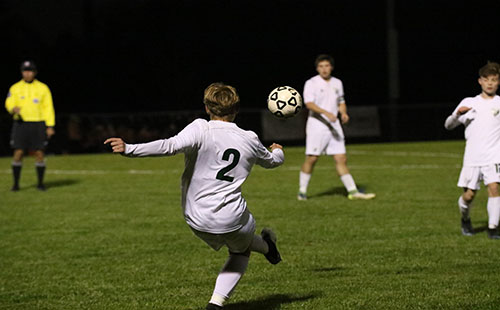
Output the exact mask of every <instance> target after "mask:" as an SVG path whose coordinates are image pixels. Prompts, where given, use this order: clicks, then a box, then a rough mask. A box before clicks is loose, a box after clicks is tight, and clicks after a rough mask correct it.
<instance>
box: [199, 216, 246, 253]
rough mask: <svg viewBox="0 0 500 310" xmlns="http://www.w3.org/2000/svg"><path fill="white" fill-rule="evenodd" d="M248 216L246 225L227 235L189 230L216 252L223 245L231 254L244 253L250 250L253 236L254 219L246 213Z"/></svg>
mask: <svg viewBox="0 0 500 310" xmlns="http://www.w3.org/2000/svg"><path fill="white" fill-rule="evenodd" d="M248 214H249V217H248V221H247V223H246V224H245V225H243V226H242V227H241V228H240V229H238V230H235V231H232V232H229V233H225V234H212V233H208V232H203V231H199V230H196V229H193V228H191V229H192V230H193V232H194V234H195V235H196V236H197V237H198V238H200V239H201V240H203V241H205V243H206V244H208V245H209V246H210V247H211V248H212V249H214V250H216V251H218V250H220V248H221V247H222V246H224V245H225V246H227V248H228V249H229V251H230V252H231V253H244V252H246V251H247V250H248V248H250V245H251V244H252V240H253V236H254V234H255V219H254V218H253V216H252V213H250V212H248Z"/></svg>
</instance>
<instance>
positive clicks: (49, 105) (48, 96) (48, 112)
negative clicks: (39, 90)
mask: <svg viewBox="0 0 500 310" xmlns="http://www.w3.org/2000/svg"><path fill="white" fill-rule="evenodd" d="M41 107H42V115H43V120H44V121H45V126H47V127H54V125H55V124H56V115H55V112H54V103H53V102H52V93H51V92H50V89H49V88H48V87H46V89H45V92H44V96H43V99H42V106H41Z"/></svg>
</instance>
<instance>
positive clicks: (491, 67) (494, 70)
mask: <svg viewBox="0 0 500 310" xmlns="http://www.w3.org/2000/svg"><path fill="white" fill-rule="evenodd" d="M490 75H498V76H500V64H498V63H496V62H492V61H488V63H487V64H486V65H484V66H482V67H481V69H479V77H488V76H490Z"/></svg>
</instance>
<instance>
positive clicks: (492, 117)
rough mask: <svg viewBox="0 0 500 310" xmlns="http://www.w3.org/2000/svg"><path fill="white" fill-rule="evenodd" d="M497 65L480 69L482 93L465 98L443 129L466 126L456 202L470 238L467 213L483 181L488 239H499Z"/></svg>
mask: <svg viewBox="0 0 500 310" xmlns="http://www.w3.org/2000/svg"><path fill="white" fill-rule="evenodd" d="M499 74H500V65H499V64H497V63H493V62H489V63H488V64H486V65H485V66H483V67H482V68H481V69H479V79H478V82H479V85H481V94H479V95H477V96H475V97H468V98H465V99H464V100H462V101H461V102H460V104H459V105H458V106H457V107H456V109H455V110H454V111H453V113H452V114H451V115H450V116H449V117H448V118H447V119H446V121H445V128H446V129H448V130H451V129H453V128H455V127H457V126H459V125H461V124H463V125H464V126H465V139H466V144H465V152H464V159H463V167H462V171H461V172H460V177H459V180H458V186H459V187H462V188H463V194H462V195H461V196H460V198H459V199H458V207H459V209H460V212H461V215H462V219H461V225H462V234H463V235H465V236H471V235H473V234H474V229H473V227H472V224H471V220H470V216H469V210H470V207H471V205H472V201H473V200H474V196H475V195H476V191H477V190H479V187H480V181H481V180H483V182H484V184H485V185H486V187H487V189H488V204H487V210H488V237H490V238H492V239H500V235H499V232H498V222H499V219H500V194H499V191H498V184H499V183H500V97H499V96H497V95H496V91H497V89H498V83H499Z"/></svg>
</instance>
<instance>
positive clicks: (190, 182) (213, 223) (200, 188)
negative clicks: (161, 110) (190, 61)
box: [125, 119, 284, 234]
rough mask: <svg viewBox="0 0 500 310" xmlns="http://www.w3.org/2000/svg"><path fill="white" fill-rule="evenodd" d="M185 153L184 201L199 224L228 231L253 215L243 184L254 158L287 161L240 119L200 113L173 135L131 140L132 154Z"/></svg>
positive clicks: (128, 150)
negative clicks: (147, 140)
mask: <svg viewBox="0 0 500 310" xmlns="http://www.w3.org/2000/svg"><path fill="white" fill-rule="evenodd" d="M177 153H184V154H185V170H184V174H183V175H182V186H181V188H182V207H183V210H184V217H185V219H186V222H187V223H188V224H189V225H190V226H191V227H192V228H194V229H196V230H199V231H204V232H209V233H218V234H220V233H227V232H231V231H235V230H237V229H239V228H241V226H242V225H244V224H245V223H246V221H247V220H248V212H249V211H248V210H247V206H246V201H245V199H244V198H243V197H242V196H241V185H242V184H243V182H244V181H245V180H246V178H247V177H248V175H249V174H250V170H251V169H252V166H253V165H254V164H258V165H260V166H262V167H264V168H273V167H277V166H279V165H281V164H282V163H283V161H284V154H283V151H281V150H280V149H275V150H274V151H273V152H272V153H271V152H269V151H268V150H267V149H266V148H265V147H264V146H263V145H262V143H261V142H260V140H259V138H258V137H257V135H256V134H255V133H254V132H252V131H245V130H242V129H240V128H239V127H238V126H237V125H236V124H235V123H230V122H223V121H209V122H207V121H206V120H203V119H197V120H195V121H193V122H192V123H191V124H189V125H188V126H187V127H186V128H184V129H183V130H182V131H181V132H180V133H179V134H178V135H176V136H175V137H172V138H170V139H165V140H157V141H153V142H150V143H144V144H127V145H126V147H125V155H127V156H154V155H157V156H158V155H165V156H169V155H175V154H177Z"/></svg>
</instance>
